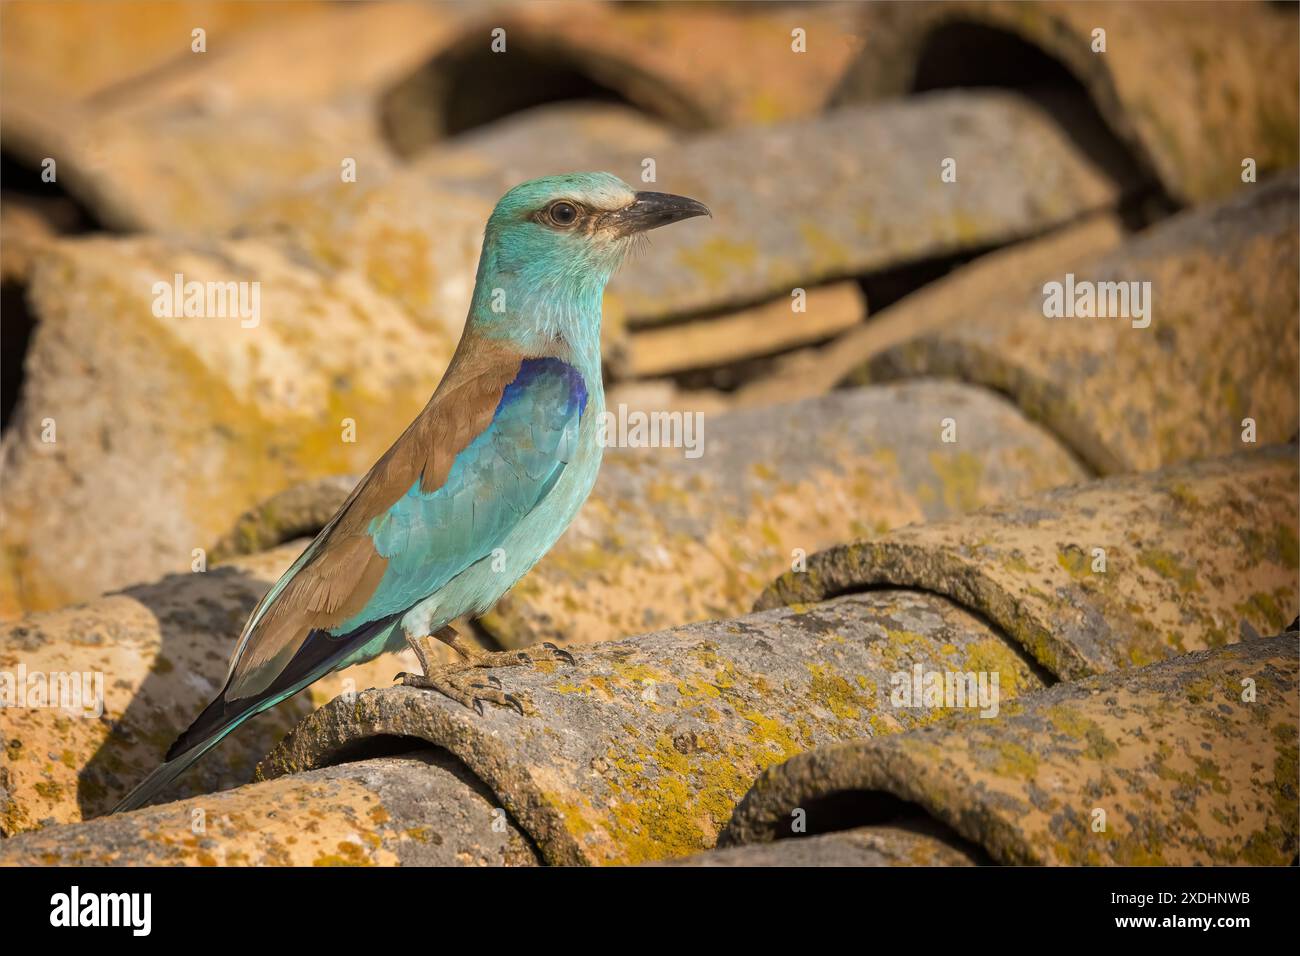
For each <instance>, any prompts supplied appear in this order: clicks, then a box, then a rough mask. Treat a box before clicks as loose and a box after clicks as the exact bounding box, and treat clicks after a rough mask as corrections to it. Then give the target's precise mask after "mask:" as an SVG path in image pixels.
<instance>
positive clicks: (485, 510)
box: [112, 172, 711, 813]
mask: <svg viewBox="0 0 1300 956" xmlns="http://www.w3.org/2000/svg"><path fill="white" fill-rule="evenodd" d="M709 215H711V213H710V212H709V209H708V207H707V206H705V205H704V204H703V203H701V202H698V201H697V200H694V199H689V198H687V197H685V196H677V195H672V194H670V193H659V192H645V191H634V190H633V189H632V188H631V187H630V186H628V185H627V184H626V183H625V182H623V181H622V180H621V179H619V178H618V177H617V176H614V175H613V174H611V173H603V172H589V173H570V174H566V175H558V176H548V177H544V178H541V179H534V180H531V181H528V182H525V183H521V184H519V185H517V186H515V187H514V188H512V189H510V190H509V191H508V192H506V193H505V195H503V196H502V197H501V199H500V200H499V201H498V202H497V204H496V207H495V208H494V209H493V211H492V213H491V215H490V216H489V218H488V220H487V225H486V228H485V229H484V235H483V246H482V251H481V252H480V255H479V262H478V270H477V274H476V280H475V288H474V293H473V296H472V298H471V300H470V306H469V313H468V316H467V318H466V321H465V326H464V330H463V332H462V333H461V338H460V342H459V343H458V345H457V347H456V350H455V352H454V353H453V355H452V358H451V361H450V362H449V363H448V366H447V369H446V372H445V373H444V375H443V377H442V380H441V381H440V382H439V383H438V386H437V388H436V390H435V391H434V393H433V396H432V397H431V398H430V399H429V402H428V404H427V405H425V407H424V409H423V410H422V411H421V412H420V414H419V415H418V416H417V417H416V418H415V420H414V421H413V422H412V423H411V424H410V425H409V426H408V427H407V428H406V430H405V431H404V432H403V433H402V434H401V436H400V437H399V438H398V439H397V440H396V441H395V442H394V443H393V445H392V447H390V448H389V449H388V450H387V451H386V452H385V453H384V454H383V455H382V456H381V457H380V458H379V460H378V461H377V462H375V464H374V465H373V467H371V469H370V470H369V471H368V472H367V473H366V475H365V476H364V477H363V478H362V479H361V481H360V482H358V484H357V485H356V487H355V488H354V489H353V491H352V493H351V494H350V495H349V496H348V498H347V500H346V501H345V502H344V503H343V505H342V506H341V507H340V508H339V510H338V512H337V513H336V514H335V515H334V516H333V517H332V518H331V519H330V521H329V522H328V523H327V524H326V525H325V527H324V528H323V529H322V530H321V532H320V533H319V534H318V535H317V536H316V537H315V539H314V540H313V541H312V542H311V544H309V545H308V546H307V548H306V549H305V550H304V551H303V552H302V554H301V555H299V557H298V558H297V559H296V560H295V561H294V562H293V564H292V565H291V566H290V567H289V569H288V570H287V571H286V572H285V573H284V575H283V576H282V577H281V578H280V579H279V580H278V581H277V582H276V583H275V585H274V586H273V587H272V588H271V589H270V591H269V592H267V594H266V596H265V597H263V598H262V600H261V601H260V602H259V603H258V605H257V606H256V607H255V608H254V609H253V611H252V613H251V615H250V616H249V618H248V621H247V623H246V624H245V625H244V627H243V630H242V632H241V634H240V637H239V640H238V642H237V644H236V646H235V649H234V652H233V654H232V655H231V659H230V666H229V669H228V671H227V674H226V680H225V684H224V686H223V687H222V689H221V691H220V693H218V694H217V696H216V697H215V698H214V699H213V700H212V701H211V703H209V704H208V705H207V707H206V708H204V709H203V711H202V712H201V713H200V714H199V715H198V717H197V718H196V719H195V720H194V722H193V723H192V724H191V725H190V726H189V728H188V729H186V730H185V731H184V732H183V733H182V734H181V735H180V736H179V737H178V738H177V739H176V741H175V743H173V744H172V746H171V748H170V749H169V750H168V751H167V753H166V755H165V757H164V758H163V762H162V763H161V764H160V765H159V766H158V767H157V768H156V769H155V770H153V771H152V772H151V773H150V774H149V775H148V776H146V777H145V778H144V780H143V781H141V782H140V783H139V784H138V785H137V786H136V787H135V788H134V789H132V790H131V791H130V793H128V794H127V795H126V796H125V797H124V798H123V799H122V800H121V802H119V803H118V804H117V806H116V807H114V808H113V811H112V812H114V813H116V812H120V811H127V810H133V809H137V808H139V807H142V806H144V805H145V804H147V803H149V802H150V801H151V800H153V799H154V798H155V797H156V796H157V795H158V794H159V793H160V792H161V791H163V790H164V789H165V788H166V787H167V786H168V785H169V784H170V783H171V782H172V781H173V780H175V779H176V777H177V776H179V775H180V774H181V773H182V772H183V771H184V770H185V769H186V768H188V767H189V766H190V765H191V764H193V763H194V762H195V761H196V760H198V759H199V758H200V757H202V756H203V755H204V754H205V753H206V752H207V751H209V750H210V749H211V748H212V747H214V746H215V745H216V744H217V743H218V742H220V741H221V740H222V739H223V738H224V737H225V736H226V735H227V734H229V733H230V732H231V731H233V730H235V728H237V727H238V726H239V725H240V724H242V723H243V722H244V721H246V720H248V719H249V718H250V717H253V716H254V715H255V714H258V713H260V712H262V711H264V710H267V709H269V708H271V707H274V706H275V705H276V704H278V703H280V702H281V701H283V700H285V699H286V698H288V697H290V696H292V695H293V694H295V693H297V692H298V691H300V690H302V689H303V688H304V687H307V686H308V685H310V684H312V683H313V682H315V681H317V680H319V679H320V678H321V677H323V676H324V675H326V674H328V673H330V672H332V671H336V670H341V669H342V668H345V667H348V666H350V665H352V664H357V663H361V662H363V661H367V660H372V659H373V658H375V657H378V656H379V655H380V654H382V653H384V652H385V651H398V650H401V649H403V648H404V647H406V646H409V647H410V648H411V649H412V650H413V651H414V652H415V656H416V659H417V660H418V661H419V663H420V667H421V671H422V673H420V674H413V673H402V674H399V675H397V677H396V678H395V680H398V681H400V682H401V683H403V684H405V685H406V686H409V687H415V688H421V689H425V690H428V691H433V692H437V693H441V694H443V695H445V696H447V697H449V698H451V699H452V700H454V701H457V702H459V703H461V704H463V705H465V706H466V707H470V708H473V709H474V710H476V711H477V712H478V713H479V714H482V713H483V704H484V703H485V702H486V703H491V704H494V705H498V706H504V707H512V708H514V709H515V710H517V711H519V712H520V713H521V714H523V713H524V707H523V705H522V702H521V701H520V700H519V698H518V697H517V696H516V695H513V694H510V693H508V692H507V691H506V690H504V688H503V687H502V686H501V682H500V681H499V680H498V679H496V678H495V677H488V678H484V677H483V676H482V674H483V671H482V669H483V668H486V667H500V666H510V665H517V664H528V663H531V662H534V661H538V660H542V659H548V660H559V661H563V662H565V663H567V664H573V663H575V662H574V658H573V656H572V655H571V654H570V653H568V652H567V651H564V650H563V649H561V648H558V647H556V646H555V645H554V644H550V643H547V644H542V645H538V646H537V647H534V648H527V649H524V650H521V651H495V652H493V651H487V650H484V649H481V648H480V647H478V646H477V645H476V644H474V643H473V642H471V641H468V640H466V639H465V638H464V637H463V636H462V635H460V634H459V633H458V632H457V631H456V630H455V628H454V627H452V623H451V622H453V621H455V620H456V619H457V618H459V617H461V616H462V615H466V614H470V615H473V614H481V613H482V612H484V611H486V610H487V609H489V608H490V607H491V606H492V605H493V604H494V603H495V602H496V601H497V600H498V599H499V598H500V597H501V596H502V595H503V594H504V593H505V592H506V591H508V590H509V589H510V588H511V587H512V586H513V585H514V583H515V582H516V581H517V580H519V578H521V577H522V576H523V575H524V574H526V573H527V572H528V570H529V569H530V568H532V566H533V565H534V564H536V563H537V561H538V560H540V559H541V557H542V556H543V555H544V554H546V552H547V551H548V550H550V548H551V546H552V545H553V544H554V543H555V541H556V539H558V538H559V536H560V534H561V533H562V532H563V531H564V529H565V528H566V527H568V525H569V523H570V522H571V521H572V520H573V518H574V516H575V515H576V514H577V512H578V509H579V507H580V506H581V505H582V503H583V502H584V501H585V500H586V498H587V495H588V494H589V493H590V491H591V488H592V485H593V484H594V483H595V480H596V475H597V472H598V471H599V468H600V462H601V457H602V454H603V450H604V449H603V442H602V440H601V438H600V435H599V424H600V418H601V416H602V415H603V413H604V408H605V398H604V386H603V381H602V377H601V356H600V323H601V299H602V295H603V292H604V288H605V285H606V283H607V282H608V281H609V279H610V277H611V276H612V275H613V273H614V272H615V270H616V269H617V268H618V267H619V265H620V264H621V263H622V261H623V260H624V259H625V258H626V257H627V255H628V253H629V251H630V250H631V249H632V248H633V247H634V246H635V245H636V244H637V243H638V241H639V240H642V239H644V234H645V233H646V232H647V231H649V230H651V229H656V228H658V227H660V226H666V225H668V224H670V223H675V222H678V221H681V220H684V219H689V218H692V217H695V216H709ZM434 642H442V643H443V644H446V645H448V646H450V647H451V648H452V649H453V650H454V651H455V652H456V654H457V660H456V661H455V662H454V663H452V664H446V665H434V664H433V663H432V662H431V659H430V651H431V650H432V648H433V647H434V646H435V644H434Z"/></svg>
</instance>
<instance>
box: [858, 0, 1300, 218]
mask: <svg viewBox="0 0 1300 956" xmlns="http://www.w3.org/2000/svg"><path fill="white" fill-rule="evenodd" d="M863 18H864V19H863V26H864V29H863V31H862V36H863V40H864V43H865V46H864V48H863V50H862V52H861V54H860V55H859V56H858V58H857V59H856V60H855V61H854V65H853V66H852V67H851V68H850V69H849V71H848V73H847V75H846V76H845V79H844V83H843V84H842V86H841V88H840V90H839V91H838V92H837V94H836V97H835V100H836V101H837V102H861V101H862V100H864V99H874V98H888V97H893V96H898V95H902V94H904V93H906V92H908V91H909V90H911V89H912V88H913V83H914V82H915V79H916V77H917V72H918V67H919V65H920V63H921V62H922V59H923V58H924V57H925V56H926V55H927V50H930V51H932V55H934V56H945V54H944V53H943V52H941V51H944V50H947V51H948V53H947V54H946V56H947V58H948V62H947V63H946V64H945V66H946V69H947V71H948V72H949V73H952V74H954V75H959V76H960V77H961V83H962V85H971V86H978V85H983V84H984V83H989V82H992V83H999V82H1006V77H1007V74H1008V72H1012V73H1013V72H1014V71H1008V70H1007V68H1006V63H1005V62H1002V61H999V60H998V59H997V58H996V55H995V56H993V57H988V56H981V47H987V46H988V45H989V44H990V37H989V36H987V35H984V36H981V35H978V33H977V32H976V31H978V30H979V29H980V28H986V29H992V30H994V31H998V32H1001V33H1004V34H1007V35H1010V36H1013V37H1017V38H1019V39H1021V40H1023V41H1025V42H1027V43H1028V44H1030V45H1031V46H1037V47H1039V48H1040V49H1042V50H1043V51H1044V52H1045V53H1047V54H1048V55H1049V56H1051V57H1053V58H1055V59H1056V60H1057V61H1059V62H1060V63H1061V64H1063V65H1064V66H1065V67H1066V68H1067V69H1068V70H1069V71H1070V72H1071V73H1072V74H1073V75H1074V76H1075V77H1077V78H1078V79H1079V81H1080V82H1082V83H1083V85H1084V86H1085V87H1086V88H1087V91H1088V94H1089V95H1090V96H1091V98H1092V100H1093V102H1094V103H1095V105H1096V107H1097V109H1098V110H1099V111H1100V113H1101V115H1102V116H1103V117H1104V118H1105V120H1106V121H1107V123H1108V124H1109V125H1110V127H1111V128H1112V129H1113V130H1114V132H1115V133H1116V134H1117V135H1118V136H1119V137H1121V138H1122V139H1123V140H1124V141H1125V142H1126V143H1127V144H1128V146H1129V148H1130V149H1131V150H1132V151H1133V153H1134V155H1135V156H1136V157H1137V158H1138V159H1139V161H1140V162H1141V163H1142V164H1143V165H1144V166H1146V167H1147V168H1148V169H1150V170H1152V171H1153V172H1154V173H1155V175H1156V176H1157V177H1158V178H1159V180H1160V182H1161V183H1162V184H1163V185H1164V187H1165V188H1166V189H1167V190H1168V191H1169V192H1170V193H1171V194H1172V195H1174V196H1175V197H1177V198H1179V199H1182V200H1183V201H1186V202H1197V201H1200V200H1205V199H1210V198H1214V197H1221V196H1225V195H1227V194H1228V193H1230V192H1232V191H1234V190H1236V189H1239V188H1242V181H1241V173H1242V160H1243V159H1244V158H1246V157H1251V158H1253V159H1254V160H1255V161H1256V162H1257V164H1258V168H1259V169H1260V170H1269V169H1285V168H1287V167H1289V166H1292V165H1294V164H1295V163H1296V161H1297V159H1300V150H1298V149H1297V145H1296V143H1297V130H1300V96H1298V94H1297V90H1296V85H1295V84H1294V83H1291V82H1290V81H1289V79H1288V80H1286V81H1282V80H1280V79H1279V78H1281V77H1288V78H1289V77H1292V76H1295V75H1296V71H1297V69H1300V42H1298V41H1297V38H1296V31H1295V29H1294V27H1295V18H1294V16H1293V14H1292V12H1290V11H1287V10H1283V9H1278V8H1275V7H1273V6H1270V5H1268V4H1239V3H1227V2H1210V3H1159V4H1151V3H1143V4H1133V3H1119V2H1110V3H1086V4H1080V3H1069V2H1040V3H1016V2H986V0H971V2H955V3H904V4H870V5H868V6H867V7H866V8H865V10H864V13H863ZM1099 28H1100V29H1104V30H1105V31H1106V49H1105V52H1104V53H1102V52H1097V51H1094V49H1093V43H1094V31H1095V30H1097V29H1099ZM962 36H965V37H966V42H969V43H970V44H972V46H971V47H968V48H967V50H968V52H966V55H965V56H964V59H965V60H966V61H968V62H967V63H963V64H954V63H952V62H951V61H952V59H953V55H952V52H951V51H952V49H953V46H952V44H955V43H960V42H962V40H961V39H960V38H961V37H962ZM945 44H947V45H945ZM1015 55H1016V54H1013V53H1004V54H1003V56H1007V57H1010V56H1015ZM1021 59H1027V58H1026V57H1024V56H1023V55H1021Z"/></svg>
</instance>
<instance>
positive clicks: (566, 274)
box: [476, 173, 709, 320]
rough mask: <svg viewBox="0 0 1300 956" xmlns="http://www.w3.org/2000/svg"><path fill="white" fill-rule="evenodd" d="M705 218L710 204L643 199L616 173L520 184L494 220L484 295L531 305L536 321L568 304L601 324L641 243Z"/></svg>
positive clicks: (647, 195)
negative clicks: (619, 272)
mask: <svg viewBox="0 0 1300 956" xmlns="http://www.w3.org/2000/svg"><path fill="white" fill-rule="evenodd" d="M704 215H709V210H708V207H707V206H705V205H704V204H703V203H700V202H696V201H695V200H694V199H687V198H686V197H684V196H673V195H670V194H668V193H658V192H636V191H635V190H633V189H632V188H631V187H630V186H628V185H627V183H625V182H623V180H621V179H619V178H618V177H617V176H614V175H611V174H610V173H570V174H567V175H563V176H547V177H545V178H543V179H533V180H530V181H529V182H526V183H521V184H520V185H518V186H516V187H514V188H513V189H511V190H510V191H509V192H507V193H506V194H505V195H504V196H502V197H501V199H500V201H498V202H497V205H496V209H494V210H493V211H492V216H491V218H489V219H488V224H487V230H486V231H485V233H484V237H483V256H482V258H481V260H480V262H479V276H478V278H479V293H480V294H483V293H485V292H487V291H489V290H490V289H491V288H492V287H494V284H495V287H498V288H505V289H506V292H507V296H509V295H510V294H511V293H514V294H515V295H516V303H515V304H524V303H520V302H519V300H521V299H526V300H527V301H526V304H527V305H528V306H530V307H531V311H532V312H533V313H534V314H536V313H537V312H539V311H544V312H553V311H554V310H555V309H556V308H558V307H561V306H565V305H566V304H568V305H569V306H576V307H579V308H587V307H590V306H592V305H595V306H596V307H597V311H596V319H597V320H598V319H599V309H598V305H599V298H600V293H601V291H602V290H603V289H604V286H605V283H606V282H607V281H608V280H609V277H610V276H611V275H613V273H614V270H615V269H617V268H618V266H619V264H620V263H621V262H622V261H623V259H624V258H625V257H626V255H627V253H628V252H629V251H630V250H631V248H632V247H633V245H634V244H635V242H636V240H637V239H638V238H639V237H641V236H643V235H644V234H645V233H646V232H647V231H649V230H651V229H657V228H658V227H659V226H666V225H668V224H669V223H673V222H678V221H680V220H682V219H689V218H691V217H692V216H704ZM485 285H486V286H487V287H488V288H487V289H485V288H484V286H485ZM508 304H509V303H508ZM476 311H478V310H476Z"/></svg>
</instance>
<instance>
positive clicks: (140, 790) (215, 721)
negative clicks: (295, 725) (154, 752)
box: [109, 687, 297, 813]
mask: <svg viewBox="0 0 1300 956" xmlns="http://www.w3.org/2000/svg"><path fill="white" fill-rule="evenodd" d="M296 690H297V688H296V687H295V688H292V689H291V690H289V691H288V692H282V693H278V694H275V695H272V696H267V697H265V698H264V699H261V700H259V699H256V698H254V699H252V700H247V701H238V702H236V703H235V704H234V706H231V704H230V703H228V702H227V701H226V691H225V690H224V689H223V690H222V692H221V693H220V694H218V695H217V698H216V700H214V701H213V702H212V703H210V704H208V706H207V707H205V708H204V709H203V713H201V714H199V716H198V717H197V718H195V720H194V723H192V724H190V726H189V728H188V729H187V730H186V731H185V732H184V733H183V734H181V735H180V736H179V737H177V738H176V742H175V743H173V744H172V745H171V749H169V750H168V751H167V756H166V757H165V758H164V759H163V763H162V765H161V766H159V767H158V768H157V769H156V770H154V771H153V772H152V773H150V774H149V776H147V777H145V778H144V779H143V780H141V781H140V783H138V784H137V785H136V786H135V789H133V790H132V791H131V792H130V793H128V794H127V795H126V796H125V797H123V798H122V800H121V801H120V802H119V803H118V805H117V806H115V807H114V808H113V809H112V810H110V811H109V812H110V813H121V812H124V811H127V810H138V809H140V808H141V807H142V806H144V805H145V804H146V803H148V802H149V801H150V800H152V799H153V798H154V797H156V796H157V795H158V794H159V793H160V792H162V790H163V789H164V788H166V787H167V785H168V784H170V783H171V782H172V781H173V780H175V779H176V778H177V777H179V776H180V775H181V774H182V773H184V772H185V771H186V770H187V769H188V768H189V767H190V765H191V764H193V763H194V761H196V760H198V759H199V758H200V757H202V756H203V755H204V754H205V753H207V752H208V751H209V750H211V749H212V748H213V747H215V746H216V745H217V744H219V743H221V740H222V738H223V737H225V736H226V734H228V733H230V732H231V731H232V730H234V729H235V728H236V727H238V726H239V725H240V724H242V723H243V722H244V721H246V720H248V718H250V717H252V716H253V715H254V714H259V713H261V712H262V711H264V710H266V709H267V708H268V707H274V706H275V705H276V704H278V703H279V702H280V701H282V700H284V699H285V698H286V697H288V696H289V695H290V694H292V693H293V692H294V691H296Z"/></svg>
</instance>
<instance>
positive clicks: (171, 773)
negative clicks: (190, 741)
mask: <svg viewBox="0 0 1300 956" xmlns="http://www.w3.org/2000/svg"><path fill="white" fill-rule="evenodd" d="M231 729H234V728H231ZM220 739H221V738H220V737H217V738H214V739H212V740H209V741H207V742H205V743H203V744H201V745H200V746H198V747H194V748H193V749H191V750H187V751H185V752H184V753H182V754H180V755H179V756H176V757H173V758H172V759H170V760H167V761H164V762H163V763H162V764H160V765H159V766H158V767H157V768H156V769H155V770H154V771H153V772H151V773H150V774H149V776H147V777H145V778H144V779H143V780H141V781H140V782H139V783H138V784H136V786H135V788H134V789H133V790H132V791H131V792H130V793H128V794H127V795H126V796H125V797H123V798H122V799H121V801H120V802H119V803H118V805H117V806H115V807H114V808H113V809H112V810H110V811H109V813H124V812H126V811H127V810H139V809H140V808H141V807H143V806H144V805H145V804H146V803H148V802H149V801H151V800H152V799H153V798H154V797H156V796H158V794H159V793H161V792H162V791H163V789H165V788H166V787H167V786H168V784H170V783H171V782H172V781H173V780H175V779H176V778H177V777H179V776H180V775H181V774H182V773H184V772H185V771H186V770H188V769H189V767H190V765H191V764H193V763H194V761H196V760H198V759H199V758H200V757H202V756H203V755H204V754H205V753H207V752H208V751H209V750H211V749H212V748H213V747H215V746H216V745H217V743H218V742H219V741H220Z"/></svg>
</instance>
